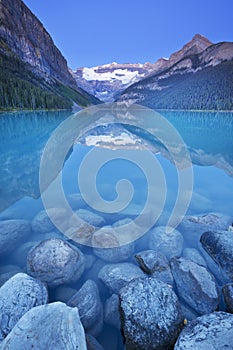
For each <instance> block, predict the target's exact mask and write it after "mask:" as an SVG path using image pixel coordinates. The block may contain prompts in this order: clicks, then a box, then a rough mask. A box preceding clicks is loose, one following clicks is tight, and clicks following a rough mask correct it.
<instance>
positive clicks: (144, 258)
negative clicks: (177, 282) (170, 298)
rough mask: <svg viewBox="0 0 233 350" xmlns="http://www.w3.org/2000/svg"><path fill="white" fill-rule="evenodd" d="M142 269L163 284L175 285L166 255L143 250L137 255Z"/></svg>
mask: <svg viewBox="0 0 233 350" xmlns="http://www.w3.org/2000/svg"><path fill="white" fill-rule="evenodd" d="M135 258H136V261H137V263H138V264H139V266H140V267H141V269H142V270H143V271H144V272H145V273H147V274H149V275H151V276H153V277H155V278H157V279H159V280H160V281H162V282H165V283H168V284H171V285H172V284H173V277H172V274H171V269H170V265H169V261H168V259H167V258H166V256H165V255H163V254H161V253H159V252H157V251H155V250H143V251H142V252H139V253H137V254H136V255H135Z"/></svg>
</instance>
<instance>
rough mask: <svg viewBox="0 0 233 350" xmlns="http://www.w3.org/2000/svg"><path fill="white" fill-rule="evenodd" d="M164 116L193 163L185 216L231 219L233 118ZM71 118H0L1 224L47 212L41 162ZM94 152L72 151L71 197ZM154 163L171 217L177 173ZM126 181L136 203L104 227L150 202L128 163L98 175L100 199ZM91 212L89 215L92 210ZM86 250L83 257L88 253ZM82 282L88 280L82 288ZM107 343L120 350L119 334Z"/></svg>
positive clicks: (66, 182)
mask: <svg viewBox="0 0 233 350" xmlns="http://www.w3.org/2000/svg"><path fill="white" fill-rule="evenodd" d="M160 113H161V114H162V115H163V116H164V117H165V118H167V120H169V121H170V123H171V124H172V125H173V126H175V128H176V129H177V131H178V132H179V133H180V135H181V136H182V138H183V140H184V141H185V143H186V145H187V148H188V150H189V153H190V157H191V160H192V163H193V174H194V187H193V196H192V200H191V203H190V205H189V207H188V209H187V214H192V215H194V214H200V213H206V212H211V211H215V212H221V213H223V214H228V215H232V216H233V207H232V198H233V137H232V136H233V113H225V112H224V113H223V112H222V113H221V112H218V113H214V112H171V111H163V112H160ZM69 115H70V113H69V112H42V111H41V112H17V113H2V114H0V135H1V143H0V157H1V158H0V160H1V168H0V220H2V219H13V218H22V219H32V218H33V217H34V216H35V215H36V214H37V213H38V212H39V211H40V210H42V209H43V204H42V201H41V199H40V190H39V166H40V158H41V155H42V153H43V150H44V147H45V145H46V142H47V140H48V139H49V137H50V136H51V134H52V132H53V131H54V130H55V129H56V127H57V126H58V125H60V124H61V123H62V122H63V121H64V120H66V119H67V118H68V117H69ZM128 130H130V131H132V132H134V133H135V134H137V135H138V136H140V137H142V138H143V137H147V135H145V134H143V132H142V131H140V130H133V129H132V128H128ZM92 149H93V147H87V146H86V145H84V144H76V145H74V147H73V148H71V149H70V152H69V154H68V155H67V157H66V159H65V162H64V169H63V173H62V185H63V189H64V192H65V194H66V196H67V197H68V196H69V195H70V194H73V193H77V192H79V184H78V181H77V174H78V170H79V166H80V163H81V161H82V160H83V158H84V156H85V155H86V154H88V152H89V151H90V150H92ZM135 152H137V151H135ZM154 157H156V158H157V160H158V162H159V163H160V165H161V168H162V170H163V173H164V174H165V178H166V183H167V196H166V202H165V206H164V211H165V212H166V213H167V212H170V211H171V210H172V208H173V206H174V203H175V200H176V196H177V187H178V181H177V172H176V169H175V167H174V165H173V163H172V162H171V161H170V160H169V157H168V156H167V155H166V152H158V153H157V154H156V155H154ZM91 171H92V170H91V168H90V172H91ZM155 176H156V174H155ZM122 178H126V179H128V180H130V181H131V183H132V186H133V189H134V193H133V197H132V202H131V204H130V205H129V206H128V207H127V208H126V210H125V212H124V211H123V212H122V213H121V215H118V216H117V215H115V216H114V215H107V214H106V213H105V214H104V213H102V216H103V217H105V220H106V224H113V222H114V221H116V220H117V219H119V218H124V217H128V216H129V215H130V214H129V213H131V212H132V211H134V208H135V206H136V208H140V207H143V205H144V202H145V201H146V195H147V182H146V178H145V176H144V174H143V171H142V170H141V169H140V168H138V167H137V166H136V165H135V164H133V163H132V162H130V161H128V160H124V159H117V160H112V161H110V162H108V163H106V164H104V166H103V167H102V168H101V169H100V171H99V173H98V175H97V178H96V180H97V189H98V191H99V193H100V195H101V196H102V197H103V198H104V199H105V200H108V201H112V200H114V199H116V197H117V192H116V183H117V182H118V181H119V180H121V179H122ZM87 181H88V178H87ZM87 208H88V209H91V208H90V207H88V206H87ZM100 214H101V213H100ZM83 249H84V251H85V249H86V248H83ZM10 259H11V257H9V260H7V261H6V260H5V261H4V262H3V261H2V262H1V264H11V263H12V262H11V260H10ZM84 280H85V276H84V277H83V278H82V283H83V281H84ZM107 334H108V336H107ZM108 337H109V339H111V341H112V339H118V342H119V345H118V348H117V346H116V349H122V343H121V340H119V339H120V337H119V333H118V332H117V331H116V330H114V329H112V328H111V327H106V328H105V330H104V332H103V334H102V335H101V336H100V340H101V341H102V343H103V344H104V345H105V347H106V349H108V345H107V343H108ZM110 348H111V347H109V349H110ZM111 349H112V348H111Z"/></svg>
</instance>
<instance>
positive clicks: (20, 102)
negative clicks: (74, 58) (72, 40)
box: [0, 0, 99, 109]
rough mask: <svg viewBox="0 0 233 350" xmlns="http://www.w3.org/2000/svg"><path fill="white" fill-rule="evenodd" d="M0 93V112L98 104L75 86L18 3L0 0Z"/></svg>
mask: <svg viewBox="0 0 233 350" xmlns="http://www.w3.org/2000/svg"><path fill="white" fill-rule="evenodd" d="M0 91H1V96H0V109H12V108H13V109H31V108H32V109H35V108H36V109H51V108H55V109H67V108H69V109H70V108H72V105H73V104H79V105H81V106H88V105H90V104H92V103H99V101H98V100H97V99H96V98H94V97H93V96H91V95H90V94H88V93H87V92H85V91H83V90H82V89H79V88H78V87H77V85H76V82H75V80H74V79H73V77H72V75H71V74H70V72H69V70H68V67H67V61H66V59H65V58H64V57H63V55H62V54H61V52H60V51H59V49H58V48H57V47H56V46H55V44H54V42H53V39H52V38H51V36H50V35H49V33H48V32H47V31H46V29H45V28H44V26H43V24H42V23H41V22H40V21H39V20H38V18H37V17H36V16H35V15H34V14H33V13H32V12H31V11H30V9H29V8H28V7H27V6H26V5H25V4H24V3H23V1H21V0H14V3H12V1H11V0H0ZM25 91H26V92H27V94H26V92H25Z"/></svg>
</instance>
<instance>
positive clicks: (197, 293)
mask: <svg viewBox="0 0 233 350" xmlns="http://www.w3.org/2000/svg"><path fill="white" fill-rule="evenodd" d="M170 264H171V270H172V274H173V277H174V280H175V284H176V288H177V292H178V295H179V297H180V298H181V299H183V300H184V301H185V303H187V305H188V306H189V307H191V308H192V309H193V310H194V311H195V312H197V313H198V314H199V315H203V314H206V313H209V312H212V311H214V310H216V309H217V307H218V305H219V291H218V286H217V283H216V280H215V278H214V276H213V275H211V274H210V273H209V272H208V271H207V269H206V268H205V267H203V266H201V265H198V264H196V263H194V262H193V261H191V260H188V259H185V258H173V259H171V262H170Z"/></svg>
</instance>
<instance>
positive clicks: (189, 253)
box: [183, 248, 206, 267]
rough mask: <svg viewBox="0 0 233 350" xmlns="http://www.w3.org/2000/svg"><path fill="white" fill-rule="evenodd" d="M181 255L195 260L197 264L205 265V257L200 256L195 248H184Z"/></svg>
mask: <svg viewBox="0 0 233 350" xmlns="http://www.w3.org/2000/svg"><path fill="white" fill-rule="evenodd" d="M183 256H184V257H185V258H187V259H189V260H191V261H193V262H195V263H196V264H198V265H201V266H204V267H206V261H205V259H204V258H203V257H202V256H201V254H200V253H199V252H198V250H197V249H195V248H185V249H184V251H183Z"/></svg>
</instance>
